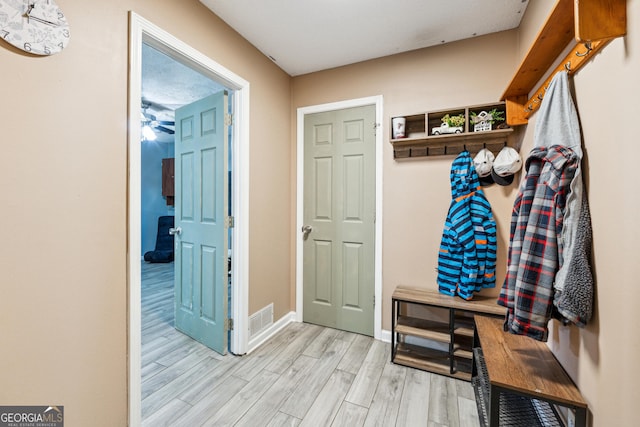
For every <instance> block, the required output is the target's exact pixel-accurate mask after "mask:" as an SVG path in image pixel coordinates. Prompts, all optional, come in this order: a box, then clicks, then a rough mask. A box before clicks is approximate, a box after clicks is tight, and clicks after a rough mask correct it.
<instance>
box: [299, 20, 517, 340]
mask: <svg viewBox="0 0 640 427" xmlns="http://www.w3.org/2000/svg"><path fill="white" fill-rule="evenodd" d="M516 36H517V34H516V32H515V31H508V32H502V33H498V34H493V35H489V36H484V37H478V38H475V39H471V40H466V41H461V42H457V43H451V44H448V45H444V46H438V47H435V48H428V49H422V50H417V51H413V52H409V53H405V54H399V55H394V56H390V57H386V58H381V59H377V60H373V61H368V62H364V63H360V64H355V65H351V66H347V67H341V68H336V69H333V70H328V71H324V72H319V73H313V74H308V75H305V76H300V77H295V78H294V79H293V90H292V92H293V105H292V107H293V108H292V117H293V115H294V114H295V111H296V109H297V108H299V107H303V106H309V105H315V104H322V103H325V102H332V101H338V100H344V99H351V98H360V97H365V96H372V95H383V97H384V118H383V123H382V124H383V130H382V132H383V134H384V135H385V137H384V141H383V145H384V146H383V156H384V157H383V179H384V183H383V247H382V251H383V260H382V271H383V273H382V274H383V292H382V298H383V300H382V327H383V329H385V330H389V329H390V328H391V326H390V317H391V301H390V296H391V293H392V292H393V290H394V289H395V287H396V286H397V285H399V284H403V285H410V286H416V287H422V288H426V289H432V290H436V289H437V284H436V271H435V268H436V267H437V261H438V260H437V253H438V248H439V245H440V239H441V237H442V229H443V226H444V219H445V216H446V214H447V210H448V208H449V203H450V201H451V188H450V182H449V172H450V168H451V162H452V161H453V159H454V157H455V156H442V157H425V158H417V159H410V160H401V161H395V160H394V159H393V150H392V146H391V144H390V143H389V133H390V132H389V124H390V120H391V119H390V118H391V117H394V116H402V115H408V114H415V113H420V112H425V111H429V110H439V109H447V108H452V107H463V106H465V105H474V104H482V103H491V102H495V101H496V100H498V99H499V97H500V95H501V94H502V91H503V90H504V87H505V86H506V83H505V82H507V81H508V80H509V79H510V78H511V75H512V73H513V69H514V66H513V63H514V58H515V57H516V54H517V43H516V40H517V37H516ZM294 120H295V119H294ZM294 127H295V123H294ZM515 191H516V186H515V185H512V186H509V187H500V186H497V185H495V186H492V187H488V188H487V191H486V193H487V198H488V199H489V201H490V203H491V205H492V208H493V211H494V215H495V218H496V222H497V225H498V234H499V236H498V237H499V241H500V242H501V243H500V245H499V262H498V265H499V271H498V283H500V282H501V280H502V279H503V278H504V265H505V263H506V246H507V244H506V242H508V238H509V222H508V221H509V212H510V211H511V207H512V205H513V203H512V200H513V198H514V197H515ZM498 290H499V288H495V289H492V290H487V291H485V293H487V294H496V293H497V292H498Z"/></svg>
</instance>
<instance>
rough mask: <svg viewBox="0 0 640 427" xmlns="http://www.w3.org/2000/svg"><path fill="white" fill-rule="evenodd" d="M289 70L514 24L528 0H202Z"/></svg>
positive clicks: (367, 56)
mask: <svg viewBox="0 0 640 427" xmlns="http://www.w3.org/2000/svg"><path fill="white" fill-rule="evenodd" d="M200 2H201V3H203V4H204V5H205V6H207V7H208V8H209V9H210V10H211V11H213V12H214V13H215V14H216V15H218V16H219V17H220V18H221V19H222V20H224V21H225V22H226V23H227V24H229V25H230V26H231V27H232V28H234V29H235V30H236V31H237V32H238V33H240V34H241V35H242V36H243V37H244V38H246V39H247V40H248V41H249V42H250V43H251V44H253V45H254V46H255V47H256V48H258V49H259V50H260V51H261V52H262V53H264V54H265V55H266V56H268V57H270V58H271V59H272V60H273V61H274V62H275V63H276V64H278V65H279V66H280V68H282V69H283V70H284V71H285V72H287V73H288V74H290V75H291V76H297V75H301V74H306V73H311V72H314V71H320V70H325V69H328V68H334V67H338V66H342V65H347V64H353V63H356V62H361V61H365V60H368V59H373V58H379V57H383V56H387V55H393V54H396V53H400V52H407V51H410V50H415V49H420V48H423V47H428V46H434V45H437V44H442V43H449V42H452V41H456V40H462V39H466V38H471V37H476V36H481V35H484V34H489V33H495V32H498V31H504V30H509V29H512V28H516V27H518V26H519V25H520V20H521V18H522V16H523V14H524V11H525V9H526V7H527V4H528V0H200Z"/></svg>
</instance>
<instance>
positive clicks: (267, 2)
mask: <svg viewBox="0 0 640 427" xmlns="http://www.w3.org/2000/svg"><path fill="white" fill-rule="evenodd" d="M200 1H201V2H202V3H203V4H204V5H205V6H207V7H208V8H209V9H211V10H212V11H213V12H214V13H215V14H216V15H218V16H219V17H220V18H221V19H223V20H224V21H225V22H227V23H228V24H229V25H230V26H231V27H233V28H234V29H235V30H236V31H237V32H238V33H240V34H241V35H242V36H243V37H245V38H246V39H247V40H248V41H249V42H250V43H252V44H253V45H254V46H255V47H256V48H258V49H259V50H260V51H261V52H262V53H264V54H265V55H266V56H269V57H271V58H272V59H273V60H274V61H275V63H276V64H277V65H278V66H280V68H282V69H283V70H284V71H285V72H286V73H288V74H289V75H291V76H297V75H301V74H306V73H311V72H314V71H320V70H325V69H328V68H334V67H338V66H342V65H347V64H352V63H356V62H360V61H365V60H368V59H373V58H378V57H383V56H388V55H393V54H396V53H400V52H406V51H410V50H415V49H420V48H423V47H428V46H433V45H437V44H442V43H449V42H452V41H456V40H461V39H465V38H471V37H476V36H480V35H483V34H489V33H493V32H498V31H504V30H508V29H511V28H515V27H518V25H520V20H521V18H522V16H523V15H524V12H525V9H526V7H527V4H528V0H200ZM221 89H222V86H221V85H219V84H217V83H216V82H214V81H212V80H211V79H209V78H208V77H205V76H203V75H202V74H200V73H198V72H197V71H194V70H192V69H190V68H189V67H187V66H185V65H183V64H181V63H180V62H178V61H175V60H173V59H172V58H170V57H169V56H167V55H165V54H164V53H162V52H159V51H158V50H156V49H153V48H152V47H150V46H146V45H144V46H143V51H142V99H143V101H146V102H147V103H150V107H149V108H148V109H147V112H148V113H151V114H154V115H155V116H156V117H157V119H158V120H173V117H174V110H175V109H176V108H178V107H180V106H182V105H185V104H188V103H190V102H193V101H195V100H198V99H200V98H203V97H204V96H207V95H210V94H212V93H215V92H218V91H220V90H221ZM156 134H157V135H158V136H159V140H160V141H164V142H170V141H172V140H173V137H172V136H171V135H168V134H165V133H163V132H156Z"/></svg>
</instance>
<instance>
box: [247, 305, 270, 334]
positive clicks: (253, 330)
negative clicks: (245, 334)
mask: <svg viewBox="0 0 640 427" xmlns="http://www.w3.org/2000/svg"><path fill="white" fill-rule="evenodd" d="M272 324H273V303H271V304H269V305H268V306H266V307H264V308H262V309H260V310H258V311H256V312H255V313H253V314H252V315H251V317H249V338H250V339H251V337H254V336H256V335H257V334H259V333H260V332H262V330H264V329H265V328H267V327H269V326H271V325H272Z"/></svg>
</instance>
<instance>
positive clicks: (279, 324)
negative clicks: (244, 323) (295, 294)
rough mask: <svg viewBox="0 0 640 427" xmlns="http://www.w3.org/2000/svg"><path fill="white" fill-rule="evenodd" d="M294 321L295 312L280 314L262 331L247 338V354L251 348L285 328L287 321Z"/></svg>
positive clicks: (256, 346) (253, 348)
mask: <svg viewBox="0 0 640 427" xmlns="http://www.w3.org/2000/svg"><path fill="white" fill-rule="evenodd" d="M295 321H296V313H295V311H291V312H289V313H287V314H285V315H284V316H282V317H281V318H280V319H278V321H276V322H274V323H273V324H272V325H271V326H269V327H268V328H266V329H265V330H264V331H262V332H260V333H258V334H257V335H256V336H255V337H253V338H251V339H250V340H249V344H248V349H247V354H249V353H251V352H252V351H253V350H255V349H256V348H258V347H259V346H260V345H262V344H263V343H264V342H265V341H267V340H268V339H269V338H271V337H272V336H274V335H275V334H277V333H278V332H280V331H281V330H282V329H284V328H285V326H287V325H288V324H289V323H291V322H295Z"/></svg>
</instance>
